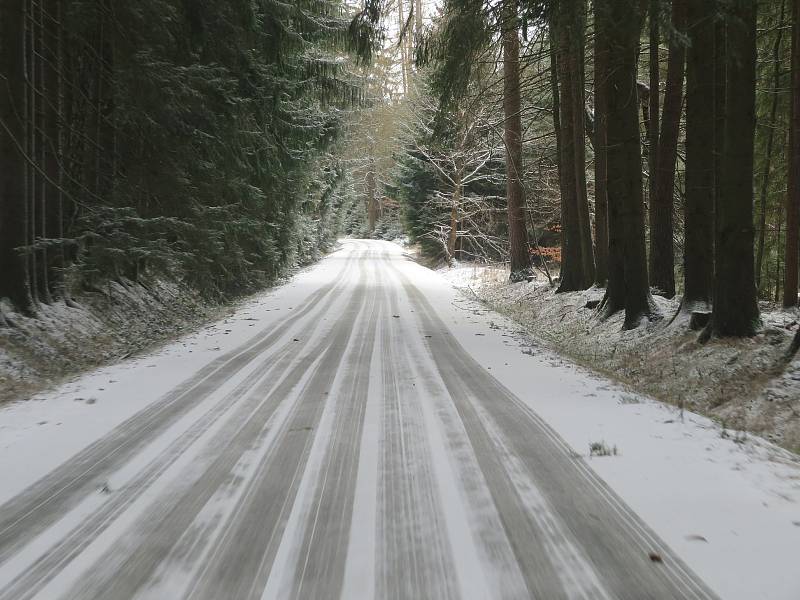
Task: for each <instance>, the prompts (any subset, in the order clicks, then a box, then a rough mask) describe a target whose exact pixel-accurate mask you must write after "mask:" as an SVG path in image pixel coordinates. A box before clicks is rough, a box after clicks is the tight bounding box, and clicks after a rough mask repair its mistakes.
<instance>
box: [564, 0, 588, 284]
mask: <svg viewBox="0 0 800 600" xmlns="http://www.w3.org/2000/svg"><path fill="white" fill-rule="evenodd" d="M570 16H571V17H572V18H571V19H570V21H569V57H570V65H571V66H572V77H571V78H570V84H571V85H570V89H571V92H572V94H571V96H572V97H571V101H572V151H573V154H574V160H573V163H574V169H575V199H576V201H577V206H576V212H577V214H578V228H579V229H578V235H579V239H580V245H581V266H582V275H583V281H582V284H583V285H582V287H583V288H588V287H590V286H591V285H592V283H594V249H593V248H592V223H591V217H590V214H589V198H588V193H587V191H586V120H585V118H584V113H585V111H586V98H585V91H584V83H585V79H586V77H585V68H584V60H583V44H584V37H585V32H586V0H573V1H572V6H571V11H570Z"/></svg>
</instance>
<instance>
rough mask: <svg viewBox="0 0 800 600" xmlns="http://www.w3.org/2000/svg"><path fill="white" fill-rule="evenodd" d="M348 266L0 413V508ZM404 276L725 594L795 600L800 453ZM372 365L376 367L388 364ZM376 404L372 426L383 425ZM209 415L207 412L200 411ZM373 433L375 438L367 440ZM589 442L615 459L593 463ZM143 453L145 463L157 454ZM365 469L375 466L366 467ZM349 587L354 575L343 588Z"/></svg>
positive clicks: (328, 267)
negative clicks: (607, 375) (627, 382)
mask: <svg viewBox="0 0 800 600" xmlns="http://www.w3.org/2000/svg"><path fill="white" fill-rule="evenodd" d="M373 244H375V245H376V246H379V247H380V248H381V249H382V250H384V251H388V252H389V253H391V254H392V255H393V256H395V257H398V258H399V255H400V254H401V253H403V249H402V248H400V247H399V246H396V245H393V244H390V243H380V242H373ZM334 256H336V255H334ZM339 267H340V265H337V263H336V261H335V260H328V261H323V262H321V263H320V264H319V265H317V266H316V267H315V268H313V269H310V270H309V271H307V272H304V273H301V274H299V275H297V276H296V277H295V278H293V279H292V281H291V282H290V283H288V284H287V285H285V286H283V287H281V288H278V289H275V290H271V291H269V292H267V293H265V294H263V295H260V296H257V297H255V298H253V299H252V300H251V301H250V302H249V303H247V304H245V305H243V306H242V307H241V308H240V309H239V310H238V311H237V312H236V313H235V314H234V315H232V316H231V317H230V318H228V319H225V320H224V321H220V322H218V323H215V324H214V325H210V326H208V327H206V328H204V329H203V330H201V331H198V332H196V333H194V334H192V335H189V336H186V337H184V338H182V339H180V340H178V341H176V342H174V343H172V344H170V345H168V346H167V347H165V348H163V349H162V350H160V351H158V352H157V353H155V354H152V355H148V356H143V357H139V358H136V359H133V360H127V361H123V362H121V363H119V364H117V365H114V366H109V367H106V368H102V369H99V370H97V371H94V372H92V373H88V374H86V375H84V376H82V377H79V378H77V379H76V380H75V381H72V382H70V383H68V384H66V385H64V386H62V387H60V388H59V389H57V390H54V391H52V392H49V393H46V394H39V395H37V396H36V397H35V398H33V399H31V400H29V401H24V402H17V403H14V404H10V405H6V406H3V407H0V481H2V482H3V485H2V486H0V504H2V503H3V502H5V501H6V500H8V499H10V498H12V497H13V496H15V495H17V494H18V493H19V492H21V491H22V490H24V489H25V488H27V487H28V486H29V485H31V484H32V483H34V482H35V481H37V480H39V479H40V478H41V477H43V476H44V475H46V474H47V473H48V472H50V471H51V470H52V469H54V468H55V467H57V466H58V465H59V464H61V463H62V462H63V461H64V460H66V459H67V458H69V457H70V456H72V455H74V454H75V453H76V452H78V451H80V450H81V449H84V448H86V447H88V446H89V445H90V444H92V442H94V441H95V440H97V439H98V438H100V437H101V436H102V435H104V434H106V433H108V432H110V431H111V430H112V429H113V428H114V427H116V426H117V425H119V424H120V423H122V422H123V421H125V420H126V419H127V418H128V417H130V416H132V415H134V414H135V413H137V412H139V411H142V410H143V409H145V408H146V407H147V406H148V405H149V404H151V403H153V402H155V401H156V400H157V399H159V398H160V397H161V396H163V395H164V394H166V393H167V392H168V391H169V390H171V389H173V388H174V387H176V386H177V385H178V384H179V383H181V382H182V381H184V380H185V379H186V378H187V377H190V376H191V375H192V374H193V373H195V372H197V371H199V370H200V369H201V368H203V367H204V366H206V365H208V364H209V363H210V362H211V361H213V360H214V359H215V358H217V357H218V356H220V355H221V354H224V353H225V352H228V351H231V350H233V349H234V348H236V347H238V346H240V345H241V344H242V342H243V341H244V340H246V339H247V338H248V337H249V336H250V335H252V334H253V332H254V331H256V330H259V331H263V330H265V329H268V328H269V327H270V326H272V325H273V324H274V325H275V326H276V327H277V326H278V325H280V324H281V323H282V322H284V319H285V317H286V315H289V314H291V311H292V310H294V308H295V307H297V306H298V305H299V304H300V303H301V302H302V301H303V300H305V299H306V298H307V297H308V296H309V294H310V293H312V292H313V291H315V290H318V289H320V287H321V286H323V285H325V284H326V283H329V282H331V281H333V280H334V279H335V278H336V277H337V276H338V275H339V274H340V268H339ZM399 271H400V272H402V273H404V274H405V275H406V276H407V277H408V278H409V279H411V280H413V281H414V282H415V284H416V285H417V286H418V287H419V289H421V290H423V293H424V296H425V297H426V299H427V300H428V302H429V303H430V304H431V305H432V306H433V307H434V308H435V309H436V312H437V314H438V315H439V317H440V318H441V319H442V320H443V321H444V322H445V323H446V324H447V326H448V327H449V328H450V330H451V331H452V333H453V334H454V335H455V337H456V339H457V340H458V341H459V342H460V344H461V345H462V346H463V347H464V348H465V349H466V350H467V351H468V352H469V353H470V354H471V355H472V356H473V357H474V358H475V359H476V360H477V361H478V363H480V365H481V366H482V367H484V368H485V369H486V371H487V372H488V373H491V374H492V375H493V376H494V377H495V378H496V379H497V380H499V381H500V382H501V383H502V384H503V385H504V386H505V387H506V388H508V389H509V390H510V391H511V392H512V393H513V394H515V395H516V396H517V397H518V398H520V399H521V400H522V401H523V402H525V403H526V404H527V405H528V406H529V407H530V408H531V409H533V410H534V411H535V412H536V413H537V414H538V415H539V416H540V417H541V418H543V419H544V420H545V421H546V422H547V423H548V424H549V425H550V426H551V427H552V428H553V429H555V431H556V432H557V433H558V434H559V435H560V436H561V437H562V438H563V439H564V440H565V441H566V442H567V443H568V444H569V445H570V446H571V447H572V448H573V449H574V451H575V452H576V453H578V454H581V455H583V456H585V457H587V464H588V465H589V466H590V467H591V469H593V470H594V471H595V472H596V473H597V475H599V476H600V477H601V478H602V479H603V480H605V481H606V482H607V483H608V484H609V486H610V487H611V488H612V489H613V490H614V491H616V493H617V494H618V495H619V496H621V497H622V499H623V500H624V501H625V502H626V503H627V504H628V505H629V506H630V507H631V508H632V509H633V510H634V511H635V512H636V513H637V514H638V515H639V516H640V517H641V518H642V519H643V520H644V521H645V522H646V523H647V524H648V525H649V526H650V527H651V528H652V529H653V530H654V531H655V532H656V533H657V534H658V535H659V536H660V537H661V538H662V539H663V540H664V541H666V542H667V543H668V544H669V545H670V546H671V547H672V549H673V550H674V551H675V552H677V554H678V555H679V556H680V557H681V558H682V559H683V560H684V561H685V562H686V563H687V564H688V565H689V566H690V567H692V568H693V569H694V570H695V571H696V572H697V574H698V575H699V576H700V577H701V578H702V579H703V580H705V581H706V583H707V584H708V585H710V586H711V587H712V589H713V590H714V591H715V592H717V593H718V594H719V595H720V597H721V598H723V599H730V600H739V599H741V600H745V599H746V600H752V599H755V598H764V599H770V600H797V598H800V569H799V568H798V567H797V556H798V555H800V462H798V460H797V457H796V456H795V455H793V454H790V453H789V452H787V451H785V450H782V449H781V448H778V447H777V446H774V445H772V444H770V443H769V442H766V441H764V440H761V439H760V438H757V437H755V436H753V435H748V436H746V438H744V439H742V438H741V436H738V435H737V434H736V433H735V432H733V431H723V430H722V429H721V427H720V426H719V425H718V424H716V423H714V422H712V421H711V420H709V419H707V418H705V417H702V416H700V415H698V414H694V413H692V412H690V411H685V412H684V413H682V414H681V413H680V412H679V411H678V409H676V408H675V407H674V406H669V405H666V404H662V403H659V402H657V401H654V400H651V399H649V398H647V397H644V396H642V395H639V394H635V393H633V392H630V391H629V390H627V389H625V388H623V387H622V386H619V385H617V384H614V383H612V382H611V381H609V380H607V379H604V378H602V377H600V376H598V375H595V374H592V373H590V372H589V371H588V370H586V369H584V368H582V367H578V366H576V365H575V364H573V363H571V362H570V361H568V360H566V359H563V358H560V357H559V356H557V355H555V354H554V353H553V352H551V351H550V350H548V349H546V348H544V347H543V346H542V345H537V344H534V343H532V342H531V340H530V338H529V336H528V335H527V334H525V332H522V331H521V330H520V326H519V325H518V324H516V323H515V322H512V321H510V320H508V319H506V318H504V317H502V316H500V315H498V314H496V313H493V312H491V311H489V310H487V309H486V307H485V306H484V305H483V304H480V303H479V302H477V301H475V300H474V299H473V298H471V297H469V296H467V295H465V294H464V285H465V284H470V282H474V281H473V279H471V276H470V275H469V274H468V273H467V272H466V271H463V272H461V273H460V274H459V273H458V272H456V273H455V275H456V277H461V281H460V282H459V283H460V285H461V288H460V289H459V288H457V287H454V286H453V285H452V283H451V282H450V281H448V280H447V279H445V277H443V276H442V274H440V273H436V272H433V271H430V270H428V269H424V268H422V267H420V266H419V265H416V264H414V263H413V262H411V261H404V262H400V263H399ZM452 274H453V273H451V274H450V275H452ZM470 285H471V284H470ZM345 308H346V307H344V306H343V307H342V310H344V309H345ZM372 364H373V366H372V368H373V369H377V368H381V366H380V365H381V361H380V357H376V358H375V359H374V361H373V363H372ZM312 366H313V365H312ZM251 370H252V369H251ZM249 375H250V371H249V370H248V369H245V370H243V371H242V372H240V373H239V374H237V375H236V376H235V377H234V378H232V380H231V381H230V382H229V383H228V384H226V387H225V388H224V389H223V388H221V389H220V390H218V392H217V393H216V396H218V395H220V394H224V393H231V391H232V390H233V389H235V388H236V386H237V385H238V383H240V382H241V380H242V379H244V378H246V377H248V376H249ZM670 376H672V375H670ZM676 376H680V375H679V374H678V375H676ZM734 393H735V392H734ZM212 401H213V398H212ZM372 402H373V403H374V400H373V401H372ZM208 404H209V406H211V403H210V402H209V403H208ZM370 406H372V405H370V404H368V405H367V417H366V422H367V423H371V422H372V421H374V419H375V418H376V417H375V415H374V413H372V412H370V411H371V410H374V409H371V408H370ZM207 408H208V407H206V406H205V405H203V406H198V407H197V412H198V414H200V413H201V412H202V411H203V410H206V409H207ZM423 412H424V411H423ZM433 412H434V411H432V410H430V409H428V412H427V413H424V415H425V418H426V419H428V420H430V419H433V418H434V414H433ZM277 414H278V416H280V414H281V413H280V411H279V412H278V413H277ZM276 418H277V417H276ZM281 418H283V417H281ZM193 419H196V416H192V415H188V416H187V417H186V419H185V423H184V422H183V421H178V422H176V424H175V425H174V428H176V429H180V428H182V427H183V428H184V429H185V428H188V427H190V425H191V423H192V422H193ZM324 422H327V421H324ZM428 426H429V427H432V425H431V424H430V423H429V424H428ZM365 427H366V425H365ZM212 433H214V431H210V432H209V435H211V434H212ZM373 433H374V432H373ZM165 435H168V433H167V434H165ZM364 435H365V440H367V442H369V440H370V439H371V438H370V437H369V436H370V435H372V434H371V433H369V431H365V434H364ZM367 442H364V444H365V446H364V447H365V448H367V449H369V448H372V447H374V445H375V442H374V440H373V441H372V442H369V443H367ZM593 445H595V448H598V447H601V448H607V449H609V450H611V455H609V456H590V454H592V452H590V448H591V447H592V446H593ZM157 450H158V448H156V449H155V450H153V452H155V451H157ZM144 454H145V456H144V458H143V459H142V460H148V459H152V458H153V456H147V453H144ZM315 456H316V455H315ZM143 464H144V463H142V464H140V465H139V466H142V465H143ZM173 467H175V465H173ZM184 468H187V469H189V468H190V465H188V464H187V465H184ZM439 468H441V469H444V468H445V467H443V466H442V467H439ZM359 469H361V471H364V469H366V470H367V471H369V468H368V466H367V467H365V466H364V462H363V459H362V463H360V464H359ZM134 470H135V469H134ZM112 487H114V486H112ZM373 501H374V500H370V499H369V498H367V497H365V496H363V487H361V488H358V489H357V492H356V503H357V505H364V504H366V505H370V503H371V502H373ZM359 503H360V504H359ZM83 509H85V510H90V509H91V507H89V506H84V507H83ZM456 517H457V516H456ZM456 517H454V516H452V515H451V516H450V517H448V518H449V519H450V520H452V519H454V518H456ZM350 543H351V545H354V544H355V545H356V546H357V547H358V548H361V551H362V555H363V551H369V549H370V548H371V547H372V546H371V545H370V543H369V541H368V540H367V541H364V540H360V538H355V537H351V539H350ZM365 549H366V550H365ZM280 556H281V557H283V554H281V555H280ZM473 558H474V557H473ZM282 559H283V558H282ZM362 559H364V560H365V561H366V562H370V560H369V557H364V556H362ZM373 562H374V560H373ZM462 570H463V569H461V570H459V573H460V572H461V571H462ZM0 575H1V573H0ZM465 577H466V575H465ZM353 581H354V579H353V575H352V573H351V574H350V575H349V576H348V582H350V583H351V584H352V583H353Z"/></svg>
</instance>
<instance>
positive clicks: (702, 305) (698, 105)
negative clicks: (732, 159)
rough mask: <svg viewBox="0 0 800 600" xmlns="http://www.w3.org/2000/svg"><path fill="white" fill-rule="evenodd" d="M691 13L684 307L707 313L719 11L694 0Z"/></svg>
mask: <svg viewBox="0 0 800 600" xmlns="http://www.w3.org/2000/svg"><path fill="white" fill-rule="evenodd" d="M687 9H688V10H687V20H688V34H689V41H690V44H689V50H688V56H687V65H686V207H685V211H684V258H683V287H684V293H683V309H684V310H685V311H687V312H693V311H695V310H697V311H702V312H706V311H708V310H709V309H710V308H711V291H712V286H713V271H714V173H715V164H716V162H717V157H716V156H715V153H714V130H715V100H714V97H715V89H716V87H715V85H714V76H715V61H714V55H715V50H714V47H715V37H716V34H715V26H714V16H715V14H716V7H715V3H714V2H692V1H689V2H688V5H687Z"/></svg>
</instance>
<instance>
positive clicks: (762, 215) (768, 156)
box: [756, 0, 791, 292]
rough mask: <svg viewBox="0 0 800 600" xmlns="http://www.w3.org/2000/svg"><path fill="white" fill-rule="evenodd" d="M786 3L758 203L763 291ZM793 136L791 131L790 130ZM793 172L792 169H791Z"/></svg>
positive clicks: (775, 49) (758, 286) (777, 36)
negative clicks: (765, 243) (763, 270)
mask: <svg viewBox="0 0 800 600" xmlns="http://www.w3.org/2000/svg"><path fill="white" fill-rule="evenodd" d="M785 8H786V2H785V0H781V16H780V19H778V31H777V33H776V34H775V45H774V46H773V48H772V64H773V67H774V72H773V79H772V81H773V84H772V106H771V107H770V111H769V113H770V114H769V123H768V124H767V148H766V153H765V160H764V173H763V175H762V178H761V193H760V194H759V203H758V212H759V217H758V225H759V226H758V251H757V253H756V289H757V290H759V292H760V291H761V269H762V267H763V264H764V242H765V238H766V235H767V198H768V193H769V176H770V168H771V167H772V149H773V147H774V145H775V117H776V115H777V112H778V98H779V96H780V94H779V91H780V83H781V41H782V40H783V25H784V14H785V12H784V11H785ZM790 135H791V130H790ZM790 172H791V169H790Z"/></svg>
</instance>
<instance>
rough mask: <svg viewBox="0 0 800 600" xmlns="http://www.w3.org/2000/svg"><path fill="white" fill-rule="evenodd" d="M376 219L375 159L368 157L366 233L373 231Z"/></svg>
mask: <svg viewBox="0 0 800 600" xmlns="http://www.w3.org/2000/svg"><path fill="white" fill-rule="evenodd" d="M377 221H378V188H377V185H376V182H375V159H374V158H370V159H369V171H368V172H367V233H369V234H370V235H372V234H373V233H374V232H375V223H376V222H377Z"/></svg>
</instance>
